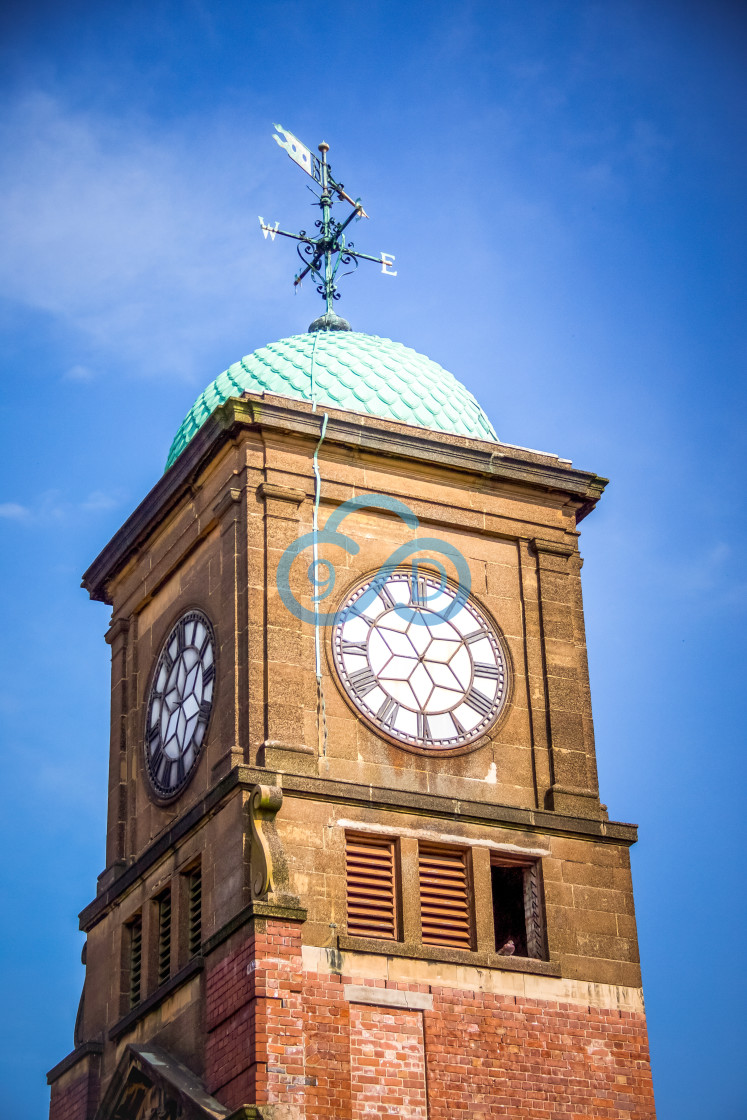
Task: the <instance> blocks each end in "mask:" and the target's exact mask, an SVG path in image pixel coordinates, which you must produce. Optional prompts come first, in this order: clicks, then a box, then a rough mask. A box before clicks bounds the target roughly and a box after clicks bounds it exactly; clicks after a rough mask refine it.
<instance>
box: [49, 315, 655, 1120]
mask: <svg viewBox="0 0 747 1120" xmlns="http://www.w3.org/2000/svg"><path fill="white" fill-rule="evenodd" d="M312 326H313V327H314V328H315V329H313V330H312V331H310V333H308V334H306V335H299V336H294V337H291V338H286V339H283V340H281V341H280V342H276V343H272V344H270V345H268V346H265V347H263V348H261V349H260V350H257V351H256V352H255V353H253V354H251V355H249V356H248V357H246V358H244V359H242V361H240V362H237V363H236V364H235V365H233V366H231V367H230V369H228V370H227V371H226V372H225V373H223V374H221V376H220V377H218V378H217V379H216V380H215V381H214V382H213V383H212V384H211V385H210V386H209V387H208V389H207V390H206V391H205V392H204V393H203V394H202V396H201V397H200V398H199V399H198V401H197V402H196V404H195V405H194V407H193V408H192V410H191V411H190V413H189V415H188V416H187V418H186V420H185V421H184V423H183V424H182V426H181V428H180V429H179V432H178V433H177V436H176V438H175V440H174V444H173V447H172V450H171V454H170V457H169V464H168V469H167V470H166V473H165V474H164V475H163V477H162V478H161V479H160V480H159V481H158V482H157V483H156V485H155V486H154V488H153V490H152V491H151V492H150V494H149V495H148V496H147V497H146V498H145V500H144V501H143V502H142V503H141V505H140V506H139V507H138V508H137V509H136V510H135V512H134V513H133V514H132V516H131V517H130V518H129V519H128V520H127V521H126V522H125V524H124V525H123V526H122V528H121V529H120V530H119V532H118V533H117V534H116V535H115V536H114V538H113V539H112V540H111V541H110V543H109V544H108V545H107V546H106V548H105V549H104V551H103V552H102V553H101V554H100V556H99V557H98V558H97V559H96V560H95V561H94V563H93V564H92V565H91V567H90V568H89V569H88V571H87V572H86V574H85V577H84V586H85V587H86V589H87V590H88V591H89V593H90V595H91V596H92V597H93V598H95V599H99V600H103V601H105V602H107V603H109V604H110V605H111V607H112V622H111V626H110V628H109V631H108V633H107V636H106V637H107V642H108V643H109V645H110V647H111V656H112V710H111V740H110V773H109V792H108V797H109V809H108V830H107V846H106V868H105V870H104V871H103V873H102V874H101V876H100V877H99V883H98V889H97V892H96V897H95V898H94V899H93V901H92V902H90V904H89V905H88V906H87V907H86V908H85V909H84V910H83V912H82V914H81V928H82V929H83V930H85V932H86V935H87V941H86V948H85V953H84V960H85V966H86V979H85V985H84V989H83V995H82V999H81V1006H80V1012H79V1015H78V1020H77V1023H76V1027H75V1046H74V1049H73V1051H72V1052H71V1054H70V1055H69V1056H68V1057H66V1058H65V1059H63V1061H62V1062H60V1063H59V1065H57V1066H56V1067H55V1068H54V1069H53V1070H52V1071H50V1074H49V1080H50V1083H51V1085H52V1106H51V1114H50V1115H51V1118H52V1120H91V1118H93V1117H97V1118H98V1120H113V1118H115V1117H116V1118H118V1120H125V1118H127V1120H146V1118H148V1120H150V1118H151V1117H156V1116H158V1117H169V1118H174V1120H176V1118H181V1117H185V1118H187V1117H189V1118H191V1117H199V1118H203V1117H212V1118H216V1117H226V1118H227V1117H229V1116H230V1117H234V1118H238V1117H266V1118H270V1117H272V1118H274V1120H280V1118H283V1120H286V1118H287V1120H291V1118H294V1120H295V1118H298V1120H301V1118H308V1120H312V1118H316V1117H319V1118H321V1117H325V1118H326V1117H335V1118H339V1120H362V1118H363V1117H369V1116H371V1117H373V1116H375V1117H377V1118H381V1117H392V1118H394V1117H397V1118H402V1117H407V1118H413V1120H414V1118H417V1120H420V1118H423V1120H425V1118H426V1117H432V1118H434V1120H436V1118H442V1117H443V1118H445V1117H446V1116H453V1115H459V1114H461V1113H462V1112H463V1113H465V1114H466V1113H467V1112H469V1113H470V1114H471V1115H473V1116H476V1117H477V1116H479V1117H486V1118H487V1117H493V1116H499V1115H505V1116H511V1117H540V1116H547V1115H555V1116H563V1117H567V1116H569V1115H571V1114H572V1115H574V1116H588V1117H595V1118H596V1117H600V1116H602V1115H604V1116H610V1117H630V1116H636V1117H640V1118H643V1117H653V1116H654V1106H653V1097H652V1090H651V1079H650V1071H649V1063H648V1052H647V1043H646V1029H645V1019H644V1010H643V1002H642V997H641V985H640V971H639V965H638V954H637V943H636V932H635V919H634V914H633V896H632V890H631V882H630V868H629V848H630V845H631V844H632V843H633V842H634V841H635V836H636V830H635V826H633V825H630V824H620V823H617V822H612V821H610V820H608V815H607V811H606V808H605V806H604V805H603V804H601V803H600V800H599V794H598V788H597V778H596V766H595V757H594V741H593V733H592V720H591V708H590V700H589V685H588V673H587V663H586V651H585V641H584V620H583V612H582V605H581V585H580V570H581V559H580V556H579V551H578V540H579V530H578V526H579V524H580V523H581V522H582V521H583V519H584V518H585V517H586V516H587V515H588V514H589V513H590V512H591V511H592V510H593V508H594V506H595V504H596V502H597V500H598V499H599V497H600V495H601V494H602V491H603V488H604V485H605V482H604V480H603V479H600V478H599V477H598V476H597V475H594V474H590V473H589V472H587V471H585V470H579V469H577V468H575V467H573V466H572V465H571V463H570V462H569V461H568V460H566V459H562V458H558V457H557V456H556V455H552V454H545V453H541V452H537V451H528V450H526V449H523V448H519V447H514V446H512V445H511V444H508V443H504V442H501V441H499V440H498V439H497V437H496V436H495V433H494V431H493V428H492V426H491V424H490V422H489V421H488V419H487V417H486V416H485V414H484V412H483V411H482V409H481V408H480V407H479V405H478V404H477V402H476V401H475V400H474V398H473V397H472V396H471V395H470V394H469V393H468V392H467V390H466V389H465V388H464V387H463V386H462V385H461V384H460V383H459V382H458V381H457V380H456V379H455V378H454V377H452V375H451V374H449V373H447V372H446V371H445V370H443V369H441V367H439V366H437V365H436V364H435V363H434V362H432V361H430V360H429V359H427V358H425V357H423V356H422V355H419V354H417V353H415V352H414V351H412V350H410V349H408V348H406V347H404V346H401V345H399V344H397V343H393V342H390V341H388V340H386V339H381V338H377V337H374V336H371V335H366V334H360V333H356V332H354V331H351V330H350V329H349V328H347V324H346V323H345V322H344V320H340V319H337V317H335V316H330V315H328V316H325V317H324V321H323V322H322V323H321V324H319V323H316V324H312Z"/></svg>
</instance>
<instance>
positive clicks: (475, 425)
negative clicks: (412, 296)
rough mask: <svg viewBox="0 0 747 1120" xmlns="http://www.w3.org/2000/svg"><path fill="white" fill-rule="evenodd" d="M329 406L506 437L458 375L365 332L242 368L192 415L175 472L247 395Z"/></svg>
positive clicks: (315, 339)
mask: <svg viewBox="0 0 747 1120" xmlns="http://www.w3.org/2000/svg"><path fill="white" fill-rule="evenodd" d="M312 377H313V395H314V396H315V397H316V400H317V403H318V404H319V405H320V406H322V407H329V408H340V409H346V410H348V411H350V412H362V413H368V414H369V415H371V416H381V417H383V418H384V419H386V420H398V421H399V422H400V423H401V424H415V425H417V426H418V427H421V428H431V429H434V430H435V431H438V432H448V433H450V434H452V435H459V436H467V437H469V438H471V439H482V440H491V441H493V442H497V440H498V437H497V436H496V434H495V431H494V430H493V426H492V424H491V423H490V421H489V420H488V418H487V416H486V415H485V413H484V412H483V410H482V409H481V408H480V405H479V404H478V403H477V401H476V400H475V398H474V397H473V396H472V394H471V393H470V392H468V391H467V389H465V387H464V386H463V385H462V384H461V383H460V382H459V381H457V379H456V378H455V377H454V375H453V374H451V373H449V372H448V371H447V370H445V369H443V368H442V367H441V366H439V365H437V364H436V362H432V361H431V360H430V358H426V357H425V356H424V355H423V354H418V353H417V352H416V351H415V350H411V349H410V347H409V346H403V345H402V344H401V343H399V342H392V341H391V340H390V339H388V338H378V337H377V336H376V335H370V334H360V333H359V332H357V331H325V332H321V331H320V332H316V333H313V334H302V335H293V336H292V337H290V338H282V339H280V341H279V342H271V343H270V344H269V345H267V346H262V347H261V348H260V349H259V350H255V351H254V353H253V354H249V355H248V356H247V357H245V358H242V359H241V361H239V362H234V364H233V365H232V366H229V368H228V369H227V370H226V371H225V372H224V373H222V374H221V375H220V376H219V377H216V379H215V381H213V383H212V384H211V385H209V386H208V387H207V389H206V390H205V392H204V393H202V394H201V395H200V396H199V397H198V398H197V400H196V401H195V403H194V404H193V405H192V408H191V409H190V410H189V412H188V413H187V415H186V417H185V418H184V421H183V423H182V425H181V427H180V428H179V431H178V432H177V433H176V436H175V437H174V442H173V443H172V445H171V450H170V451H169V457H168V460H167V463H166V468H167V469H168V468H169V467H170V466H171V465H172V463H174V462H175V461H176V459H177V458H178V457H179V455H181V453H182V451H183V450H184V448H185V447H186V446H187V444H188V443H189V441H190V440H191V439H192V438H193V436H195V435H196V434H197V432H198V431H199V430H200V428H201V427H202V425H203V424H204V423H205V421H206V420H207V419H208V418H209V417H210V416H211V415H212V413H213V412H214V411H215V409H216V408H218V406H219V405H221V404H223V402H224V401H226V400H228V399H229V397H238V396H241V394H242V393H246V392H249V393H262V392H268V393H276V394H278V395H279V396H283V397H290V398H292V399H293V400H301V401H311V399H312Z"/></svg>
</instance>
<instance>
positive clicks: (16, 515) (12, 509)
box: [0, 502, 31, 521]
mask: <svg viewBox="0 0 747 1120" xmlns="http://www.w3.org/2000/svg"><path fill="white" fill-rule="evenodd" d="M30 516H31V511H30V510H29V509H27V507H26V506H22V505H20V504H19V503H18V502H0V517H4V518H6V519H7V520H8V521H26V520H28V518H29V517H30Z"/></svg>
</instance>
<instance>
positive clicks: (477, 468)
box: [82, 394, 607, 602]
mask: <svg viewBox="0 0 747 1120" xmlns="http://www.w3.org/2000/svg"><path fill="white" fill-rule="evenodd" d="M326 411H327V412H328V414H329V423H328V427H327V433H326V437H325V442H326V443H327V444H339V445H342V446H345V447H354V448H358V449H360V450H363V451H370V452H374V453H379V454H381V453H384V454H386V455H390V456H393V457H394V458H399V459H403V460H407V461H410V462H412V461H413V460H415V461H419V462H425V463H429V464H432V465H433V466H435V467H437V468H441V469H446V470H456V471H459V472H461V473H465V472H466V473H469V474H473V475H477V476H479V477H481V478H484V479H488V480H497V481H504V482H507V483H510V484H519V485H521V486H529V487H532V488H534V489H539V490H542V491H544V492H555V493H557V494H559V495H567V496H568V497H569V498H571V499H574V500H575V501H576V502H577V503H578V511H577V520H578V521H580V520H581V519H582V518H583V517H585V516H586V515H587V514H588V513H590V512H591V510H592V509H593V508H594V506H595V505H596V503H597V501H598V500H599V498H600V497H601V495H602V492H603V491H604V488H605V486H606V485H607V479H605V478H601V477H600V476H599V475H596V474H593V473H592V472H590V471H581V470H577V469H576V468H574V467H570V466H568V465H567V460H561V459H560V458H559V457H558V456H557V455H551V454H545V453H542V452H532V451H526V450H524V449H523V448H518V447H512V446H510V445H509V444H500V445H499V449H496V445H495V444H492V443H489V442H485V441H482V440H476V439H468V438H466V437H461V436H451V435H447V434H445V433H438V432H435V431H429V430H428V429H424V428H414V427H412V426H408V425H407V424H398V423H396V422H395V421H391V420H382V419H379V418H374V417H371V416H366V417H363V416H353V415H352V414H351V413H349V412H344V411H342V410H339V411H338V410H335V409H327V410H326ZM260 429H267V430H274V431H276V432H277V431H279V432H283V433H288V432H290V433H293V434H295V435H299V436H302V437H306V438H308V439H309V440H310V441H313V443H314V444H316V443H317V442H318V438H319V417H318V414H317V413H314V412H313V410H312V407H311V405H310V404H306V403H304V402H301V401H294V402H289V401H288V400H286V399H284V398H283V397H277V396H271V395H269V394H265V395H264V396H257V397H251V396H247V397H245V398H242V399H238V398H233V397H232V398H230V399H229V400H228V401H226V402H225V404H222V405H221V406H220V407H219V408H218V409H216V411H215V412H214V413H213V415H212V416H211V417H210V419H209V420H207V421H206V423H205V424H204V425H203V427H202V428H201V429H200V431H199V432H198V433H197V434H196V435H195V436H194V438H193V439H192V440H191V442H190V444H189V446H188V447H187V448H185V450H184V451H183V452H182V454H181V455H180V456H179V458H178V459H177V461H176V462H175V464H174V466H173V467H172V468H171V469H170V470H168V471H166V473H165V474H164V475H163V476H162V477H161V478H160V479H159V481H158V482H157V483H156V485H155V486H154V487H153V488H152V490H151V491H150V493H149V494H147V495H146V497H145V498H144V499H143V501H142V502H141V503H140V505H139V506H138V507H137V509H135V511H134V512H133V513H132V514H131V516H130V517H129V518H128V519H127V521H126V522H125V523H124V525H123V526H122V527H121V528H120V529H119V530H118V532H117V533H115V535H114V536H113V537H112V539H111V540H110V542H109V543H108V544H107V545H106V547H105V548H104V549H103V550H102V552H101V553H100V554H99V555H98V556H97V557H96V559H95V560H94V561H93V563H92V564H91V565H90V566H89V568H88V569H87V570H86V572H85V573H84V575H83V581H82V586H83V587H84V588H85V589H86V591H88V593H89V595H90V596H91V598H92V599H98V600H101V601H103V602H109V595H108V590H107V585H108V583H109V581H110V580H111V579H112V577H113V576H114V575H115V574H116V572H117V571H119V570H120V569H121V567H122V566H123V565H124V564H125V563H126V562H127V560H128V558H129V557H131V556H132V555H133V553H135V552H136V551H137V549H138V548H140V547H142V546H143V545H144V543H145V542H146V541H147V539H148V537H149V536H150V534H151V533H152V532H153V530H154V528H155V527H156V526H157V525H158V524H160V522H161V521H162V520H163V517H164V516H165V514H166V513H167V512H168V511H169V510H170V509H173V508H175V506H176V505H177V504H178V503H179V502H180V501H181V500H182V499H183V498H185V497H189V498H193V497H194V493H195V490H194V480H195V478H196V477H197V475H198V474H199V472H200V470H201V468H202V466H203V464H204V463H206V462H207V460H208V459H210V458H212V456H213V455H214V453H215V451H216V450H217V448H218V447H219V446H220V445H222V444H223V443H226V442H228V441H231V440H233V439H235V438H236V436H237V435H238V434H239V433H240V432H241V430H245V431H246V430H254V431H257V430H260ZM270 485H271V484H270ZM268 496H270V495H269V492H268ZM273 496H275V497H277V495H273ZM284 500H285V501H288V498H287V497H286V498H285V499H284Z"/></svg>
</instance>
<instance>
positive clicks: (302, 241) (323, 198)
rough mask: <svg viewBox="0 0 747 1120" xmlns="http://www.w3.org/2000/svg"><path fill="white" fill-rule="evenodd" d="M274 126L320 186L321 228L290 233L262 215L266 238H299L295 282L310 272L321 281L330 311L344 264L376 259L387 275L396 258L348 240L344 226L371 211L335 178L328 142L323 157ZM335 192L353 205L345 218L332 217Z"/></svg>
mask: <svg viewBox="0 0 747 1120" xmlns="http://www.w3.org/2000/svg"><path fill="white" fill-rule="evenodd" d="M274 128H275V130H276V131H275V133H273V140H275V142H276V143H277V144H279V145H280V147H281V148H284V149H285V151H286V152H287V153H288V155H289V156H290V158H291V159H292V160H293V162H294V163H296V164H298V166H299V167H300V168H301V169H302V170H303V171H305V172H306V174H307V175H309V176H310V177H311V178H312V179H313V180H314V182H315V183H317V184H318V186H319V187H320V188H321V194H320V195H319V196H318V198H319V206H320V208H321V211H322V218H321V221H317V222H316V228H317V229H318V230H319V236H318V237H311V236H310V235H309V234H307V233H306V230H301V232H300V233H289V232H287V231H286V230H283V229H279V228H278V227H279V223H278V222H275V224H274V226H272V225H269V224H268V223H267V222H265V220H264V218H262V217H260V219H259V224H260V227H261V229H262V233H263V235H264V238H265V240H267V236H268V234H269V236H270V240H271V241H274V240H275V237H276V236H278V235H279V236H280V237H290V238H292V239H293V240H294V241H297V242H299V245H298V247H297V251H298V255H299V257H300V258H301V261H302V262H303V264H304V267H303V268H302V269H301V271H300V272H299V273H297V275H296V277H295V279H294V281H293V283H294V285H296V286H297V285H298V284H300V283H301V281H302V280H303V279H304V277H306V276H308V274H309V273H311V274H312V276H314V278H315V279H316V280H317V281H318V284H317V291H318V292H319V294H320V295H321V296H323V297H324V300H325V303H326V306H327V311H331V309H332V301H333V300H336V299H339V298H340V293H339V292H338V290H337V285H336V283H335V278H336V276H337V272H338V270H339V267H340V265H341V264H344V265H348V264H351V265H352V266H353V267H354V268H357V267H358V261H359V260H365V261H374V262H375V263H376V264H380V265H381V271H382V272H383V273H384V274H385V275H386V276H396V275H397V273H396V272H395V271H394V270H393V269H392V264H393V263H394V259H395V258H394V257H393V256H392V255H391V254H390V253H381V255H380V256H378V257H372V256H371V255H370V254H369V253H361V252H359V251H358V250H357V249H355V248H354V246H353V242H352V241H347V240H346V238H345V230H346V229H347V227H348V226H349V225H350V223H351V222H352V221H353V220H354V219H355V220H356V221H358V220H359V219H360V218H367V217H368V214H367V213H366V211H365V210H364V209H363V206H362V205H361V201H360V199H352V198H351V197H350V195H349V194H347V193H346V192H345V189H344V188H343V185H342V183H338V182H336V181H335V180H334V179H333V178H332V170H331V168H330V165H329V164H328V163H327V152H328V151H329V144H324V143H322V144H320V145H319V151H320V152H321V158H320V157H319V156H315V155H314V153H313V152H312V151H311V149H310V148H307V147H306V145H305V144H302V143H301V141H300V140H299V139H298V137H297V136H294V135H293V133H292V132H289V131H288V129H287V128H283V127H282V126H281V125H279V124H276V125H274ZM278 134H279V135H278ZM333 195H336V196H337V198H338V199H339V200H340V201H341V202H348V203H349V204H350V205H351V206H352V207H353V212H352V213H351V214H349V215H348V217H347V218H346V219H345V221H344V222H338V221H336V220H335V219H334V218H333V217H332V196H333Z"/></svg>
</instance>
